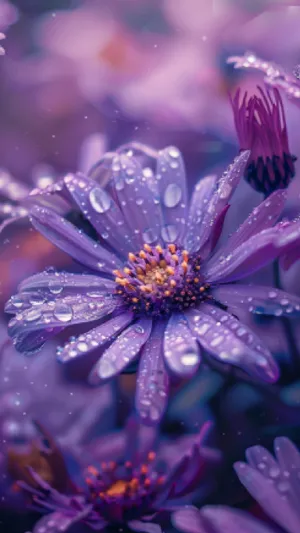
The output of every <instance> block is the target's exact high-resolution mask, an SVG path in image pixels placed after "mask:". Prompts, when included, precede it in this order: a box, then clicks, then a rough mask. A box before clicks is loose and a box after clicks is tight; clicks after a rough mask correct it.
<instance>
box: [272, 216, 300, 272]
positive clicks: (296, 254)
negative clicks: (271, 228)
mask: <svg viewBox="0 0 300 533" xmlns="http://www.w3.org/2000/svg"><path fill="white" fill-rule="evenodd" d="M278 227H279V232H278V236H277V239H276V247H277V248H278V253H279V254H280V256H281V264H282V265H283V268H284V269H285V270H288V269H289V268H290V267H291V266H292V265H293V264H294V263H295V262H296V261H298V260H299V258H300V221H299V219H296V220H294V221H293V222H288V223H286V222H284V223H282V224H281V225H280V224H278Z"/></svg>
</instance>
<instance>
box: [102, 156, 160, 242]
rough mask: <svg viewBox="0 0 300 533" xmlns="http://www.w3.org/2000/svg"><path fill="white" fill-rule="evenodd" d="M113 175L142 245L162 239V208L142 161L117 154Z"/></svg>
mask: <svg viewBox="0 0 300 533" xmlns="http://www.w3.org/2000/svg"><path fill="white" fill-rule="evenodd" d="M112 176H113V180H114V187H115V191H116V195H117V198H118V201H119V205H120V209H121V211H122V213H123V216H124V218H125V220H126V222H127V224H128V226H129V227H130V229H131V231H132V235H134V236H135V239H136V240H137V242H139V246H140V247H143V245H144V244H154V243H157V242H159V241H160V231H161V225H162V215H161V208H160V204H159V201H158V199H157V198H155V196H154V195H153V193H152V191H151V189H150V188H149V187H148V184H147V179H146V178H145V176H144V175H143V171H142V167H141V165H140V164H139V162H138V161H137V160H136V159H135V158H133V157H129V156H127V155H118V156H115V157H114V159H113V163H112Z"/></svg>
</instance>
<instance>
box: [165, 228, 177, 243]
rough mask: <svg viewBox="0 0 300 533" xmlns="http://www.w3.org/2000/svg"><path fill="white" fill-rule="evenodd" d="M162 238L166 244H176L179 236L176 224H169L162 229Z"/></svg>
mask: <svg viewBox="0 0 300 533" xmlns="http://www.w3.org/2000/svg"><path fill="white" fill-rule="evenodd" d="M161 236H162V238H163V240H164V241H165V242H174V241H175V240H176V239H177V236H178V229H177V227H176V226H175V225H174V224H167V225H166V226H164V227H163V228H162V230H161Z"/></svg>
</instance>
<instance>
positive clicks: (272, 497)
mask: <svg viewBox="0 0 300 533" xmlns="http://www.w3.org/2000/svg"><path fill="white" fill-rule="evenodd" d="M234 468H235V471H236V473H237V475H238V477H239V480H240V481H241V483H242V484H243V485H244V487H246V489H247V490H248V492H250V494H251V496H252V497H253V498H254V499H255V500H256V501H257V502H258V503H259V505H260V506H261V507H262V508H263V510H264V511H265V512H266V513H267V514H268V515H269V516H270V517H271V518H272V519H273V520H274V521H275V522H277V523H278V524H280V525H281V526H282V527H283V529H284V530H285V531H288V532H289V533H298V532H299V521H300V513H299V510H298V509H297V508H296V507H293V506H292V505H291V503H290V501H289V499H288V498H287V496H288V492H289V483H288V480H287V481H286V482H284V483H283V482H281V481H279V483H278V485H277V484H276V482H275V483H274V482H273V483H270V480H269V479H267V478H265V477H264V476H263V475H262V474H261V473H260V472H258V471H257V470H256V469H254V468H252V467H251V466H248V465H247V464H246V463H243V462H238V463H235V465H234Z"/></svg>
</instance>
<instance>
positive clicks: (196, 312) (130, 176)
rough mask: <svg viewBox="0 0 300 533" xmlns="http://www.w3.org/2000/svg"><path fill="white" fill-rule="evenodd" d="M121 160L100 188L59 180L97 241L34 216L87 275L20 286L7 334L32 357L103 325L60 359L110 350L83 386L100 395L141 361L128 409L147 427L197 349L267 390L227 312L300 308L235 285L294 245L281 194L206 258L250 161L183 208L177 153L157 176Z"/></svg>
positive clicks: (192, 367)
mask: <svg viewBox="0 0 300 533" xmlns="http://www.w3.org/2000/svg"><path fill="white" fill-rule="evenodd" d="M124 150H125V152H126V153H122V148H121V149H120V151H119V152H118V153H115V154H110V155H109V158H110V160H112V163H111V173H112V179H111V180H110V181H109V182H108V189H106V190H105V189H103V188H101V187H100V186H99V185H98V184H95V181H94V180H92V179H90V178H86V177H85V176H84V175H81V174H78V175H68V176H66V178H65V180H64V189H63V195H64V197H66V195H67V194H68V195H69V198H70V199H71V200H72V201H73V203H75V204H76V205H77V208H78V207H79V209H80V211H81V212H82V214H83V215H84V217H85V219H86V220H87V221H89V222H90V224H91V226H90V229H91V230H92V231H93V232H94V231H95V230H96V232H97V233H96V237H95V238H96V240H93V239H91V238H89V237H88V236H87V235H85V234H84V233H83V232H82V231H79V230H78V228H76V227H75V226H74V225H73V224H71V223H70V222H68V221H67V220H66V219H65V218H63V217H62V216H60V215H59V214H57V213H56V212H55V211H54V210H51V209H48V208H45V207H41V206H35V207H34V208H33V209H32V210H31V217H32V223H33V225H34V227H35V228H36V229H37V230H38V231H39V232H40V233H42V234H43V235H45V236H46V238H48V239H49V240H50V241H52V242H53V243H54V244H56V245H57V246H58V247H60V248H62V249H63V250H64V251H65V252H67V253H69V254H70V255H71V256H72V257H74V258H75V259H76V260H77V261H79V262H80V263H83V264H84V265H85V267H86V268H89V269H90V273H88V274H85V273H82V274H69V273H58V272H47V271H46V272H44V273H40V274H37V275H35V276H33V277H31V278H29V279H27V280H25V281H24V282H23V283H22V284H21V286H20V292H19V294H18V295H17V296H14V297H12V298H11V299H10V301H9V302H8V303H7V306H6V311H7V312H8V313H12V314H14V315H16V316H15V317H14V318H12V319H11V321H10V323H9V334H10V336H11V337H12V338H13V339H14V343H15V345H16V348H17V349H18V350H19V351H21V352H24V353H31V352H34V351H36V350H38V349H39V348H40V347H41V346H42V345H43V344H44V342H45V341H46V340H47V339H48V338H50V337H51V336H53V335H54V334H56V333H58V332H60V331H62V330H64V329H65V327H66V326H70V325H76V324H80V323H88V322H93V321H101V323H100V325H98V326H96V327H95V328H94V329H92V330H90V331H88V332H87V333H84V334H82V335H80V336H79V337H78V338H77V339H75V340H72V341H71V342H68V343H67V344H65V345H64V346H63V347H62V348H61V349H60V350H59V352H58V358H59V360H60V361H62V362H66V361H70V360H72V359H75V358H77V357H80V356H82V355H83V354H87V353H89V352H91V351H93V350H96V349H99V348H101V349H102V347H103V345H104V346H105V345H106V344H107V343H108V342H111V341H113V342H111V344H110V346H109V347H108V348H107V346H105V348H106V349H105V350H104V353H103V354H102V356H101V357H100V359H99V360H98V362H97V363H96V364H95V365H94V367H93V369H92V371H91V374H90V381H91V383H93V384H97V383H102V382H105V381H107V380H108V379H111V378H113V377H115V376H116V375H118V374H119V373H120V372H122V371H124V370H125V369H126V367H128V366H129V365H130V364H131V363H132V362H134V361H135V359H136V358H137V356H138V355H139V354H140V352H141V359H140V365H139V373H138V378H137V394H136V407H137V410H138V412H139V414H140V416H141V417H142V419H143V420H144V422H146V423H157V422H158V421H159V420H160V419H161V417H162V415H163V413H164V410H165V408H166V405H167V399H168V389H169V373H171V375H172V374H175V375H177V376H180V377H190V376H191V375H193V374H195V372H196V371H197V369H198V367H199V364H200V361H201V354H200V348H199V344H200V345H201V346H202V348H204V350H206V351H207V352H208V353H209V354H210V355H211V356H212V357H213V358H215V359H216V360H217V361H219V362H221V363H227V364H232V365H235V366H238V367H240V368H241V369H242V370H244V371H246V372H248V373H250V374H252V375H253V376H254V377H256V378H260V379H263V380H266V381H270V382H273V381H276V379H277V377H278V368H277V365H276V363H275V361H274V359H273V358H272V355H271V353H270V351H269V350H268V348H267V347H266V346H264V345H263V344H262V343H261V341H260V339H259V338H258V337H257V336H256V335H255V334H254V333H253V331H251V330H249V329H248V327H247V326H246V325H244V324H241V323H240V321H239V320H238V318H237V317H236V315H235V314H233V312H232V308H234V312H236V308H237V309H246V310H248V311H250V312H252V313H259V314H267V315H275V316H285V315H287V316H297V315H299V313H300V299H299V298H297V297H296V296H293V295H290V294H287V293H284V292H283V291H281V290H277V289H276V290H275V289H272V288H271V287H262V286H247V285H232V282H235V281H237V280H240V279H242V278H244V277H246V276H248V275H249V274H251V273H253V272H256V271H257V270H259V269H260V268H261V267H263V266H265V265H266V264H268V263H270V262H271V261H273V260H274V259H275V258H276V257H278V255H279V254H280V253H284V252H285V250H286V249H288V248H289V246H291V243H293V239H294V238H296V237H295V235H299V233H300V224H299V222H281V223H278V224H276V225H275V226H274V224H275V222H276V220H277V219H278V217H279V215H280V213H281V211H282V209H283V206H284V202H285V192H284V191H276V192H274V193H273V194H272V195H271V196H270V197H269V198H268V199H267V200H265V202H263V203H262V204H261V205H260V206H259V207H257V208H255V209H254V211H253V212H252V213H251V214H250V216H249V217H248V219H247V220H246V221H245V222H244V223H243V224H242V225H241V226H240V228H239V229H238V230H237V231H236V233H234V234H233V235H232V236H231V237H230V238H229V239H228V241H227V242H226V243H225V244H224V245H223V246H222V247H221V248H220V249H219V251H217V252H216V253H212V252H213V250H214V248H215V246H216V243H217V241H218V238H219V236H220V233H221V230H222V226H223V222H224V218H225V214H226V212H227V210H228V207H229V204H228V202H229V199H230V197H231V195H232V194H233V192H234V190H235V188H236V186H237V184H238V182H239V180H240V177H241V175H243V173H244V170H245V166H246V164H247V160H248V155H249V152H243V153H242V154H241V155H240V156H239V157H238V158H236V160H235V161H234V163H233V164H232V165H230V167H229V168H228V170H227V171H225V172H224V174H223V176H222V177H221V179H220V180H217V179H216V178H215V177H214V176H208V177H206V178H205V179H202V180H201V181H200V182H199V184H198V185H197V186H196V188H195V190H194V193H193V196H192V199H191V202H190V206H189V202H188V195H187V186H186V179H185V171H184V163H183V160H182V157H181V154H180V152H179V151H178V149H177V148H174V147H169V148H166V149H164V150H162V151H160V152H159V153H155V157H156V160H157V161H156V165H157V168H156V173H155V174H154V173H153V171H152V170H151V169H150V168H149V167H146V168H144V169H143V167H142V165H141V164H140V162H139V160H138V158H135V157H134V156H133V153H132V152H130V151H129V152H128V148H127V147H126V148H124ZM143 150H145V152H146V153H148V154H149V152H150V153H152V152H151V149H150V148H147V147H143ZM104 159H105V158H104ZM105 163H107V161H105ZM109 191H110V192H109ZM110 193H111V194H110ZM71 200H70V201H71ZM291 232H293V235H294V236H293V235H291ZM137 250H140V251H138V252H136V251H137ZM127 254H128V260H126V255H127ZM94 272H95V273H94ZM96 272H97V273H96ZM114 278H115V279H114Z"/></svg>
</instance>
